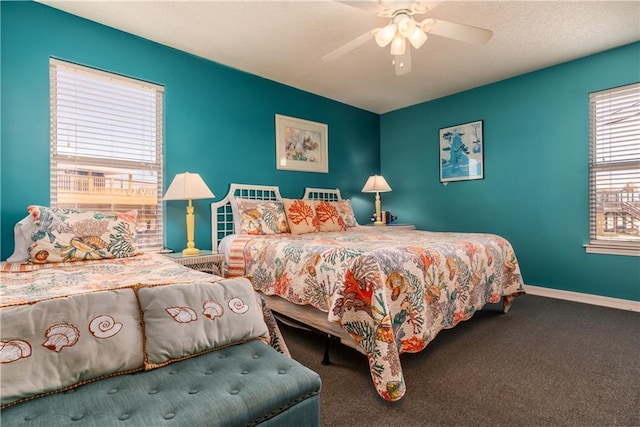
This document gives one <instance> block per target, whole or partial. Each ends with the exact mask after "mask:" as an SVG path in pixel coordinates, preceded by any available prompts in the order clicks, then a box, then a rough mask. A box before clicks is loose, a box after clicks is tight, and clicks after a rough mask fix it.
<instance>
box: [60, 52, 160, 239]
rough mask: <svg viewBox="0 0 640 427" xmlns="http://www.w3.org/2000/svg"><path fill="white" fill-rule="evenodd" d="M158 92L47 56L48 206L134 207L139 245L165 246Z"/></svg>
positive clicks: (145, 84) (149, 86) (119, 209)
mask: <svg viewBox="0 0 640 427" xmlns="http://www.w3.org/2000/svg"><path fill="white" fill-rule="evenodd" d="M163 92H164V88H163V87H162V86H158V85H155V84H152V83H148V82H144V81H140V80H135V79H131V78H127V77H123V76H120V75H117V74H111V73H106V72H103V71H99V70H95V69H91V68H87V67H83V66H79V65H76V64H71V63H68V62H64V61H60V60H56V59H51V60H50V102H51V189H50V192H51V205H52V206H55V207H60V208H77V209H85V210H97V211H105V212H107V211H109V212H123V211H127V210H132V209H136V210H137V211H138V227H137V228H138V243H139V245H140V247H141V248H142V249H144V250H149V251H152V250H157V249H160V248H161V247H162V245H163V237H164V232H163V228H164V226H163V212H162V188H163V175H162V164H163V159H162V148H163V137H162V135H163V128H162V126H163V122H162V118H163Z"/></svg>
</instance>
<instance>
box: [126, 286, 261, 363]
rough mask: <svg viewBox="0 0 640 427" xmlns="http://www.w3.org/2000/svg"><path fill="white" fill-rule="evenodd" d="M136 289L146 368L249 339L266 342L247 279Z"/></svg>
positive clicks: (258, 308) (256, 303) (258, 309)
mask: <svg viewBox="0 0 640 427" xmlns="http://www.w3.org/2000/svg"><path fill="white" fill-rule="evenodd" d="M137 294H138V301H139V302H140V309H141V311H142V316H143V325H144V326H143V327H144V331H143V332H144V336H145V339H144V365H145V369H146V370H149V369H154V368H159V367H161V366H164V365H166V364H168V363H171V362H174V361H177V360H182V359H186V358H188V357H193V356H197V355H199V354H202V353H205V352H208V351H212V350H215V349H216V348H220V347H224V346H227V345H231V344H236V343H237V344H240V343H243V342H246V341H248V340H251V339H256V338H261V339H264V340H267V342H268V339H269V330H268V329H267V325H266V323H265V322H264V317H263V314H262V308H261V304H260V303H259V302H258V297H257V296H256V294H255V292H254V290H253V287H252V286H251V283H250V282H249V280H248V279H245V278H239V279H225V280H221V281H219V282H216V283H195V284H173V285H158V286H148V287H141V288H139V289H138V290H137Z"/></svg>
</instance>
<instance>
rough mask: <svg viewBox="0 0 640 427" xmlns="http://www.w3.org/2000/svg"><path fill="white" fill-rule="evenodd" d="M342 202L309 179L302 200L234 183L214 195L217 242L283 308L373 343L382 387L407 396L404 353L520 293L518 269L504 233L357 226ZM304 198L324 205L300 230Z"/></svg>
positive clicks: (359, 345)
mask: <svg viewBox="0 0 640 427" xmlns="http://www.w3.org/2000/svg"><path fill="white" fill-rule="evenodd" d="M247 199H249V200H251V201H252V202H246V200H247ZM324 202H328V203H324ZM344 202H345V201H343V200H342V197H341V194H340V191H339V190H337V189H335V190H328V189H318V188H307V189H306V191H305V194H304V196H303V198H302V199H299V200H294V199H283V198H282V197H281V195H280V191H279V189H278V187H272V186H256V185H242V184H231V186H230V191H229V193H228V194H227V195H226V197H225V198H223V199H222V200H220V201H218V202H214V203H212V205H211V209H212V231H213V241H212V245H213V248H214V251H215V250H219V251H220V252H223V253H224V254H225V258H226V261H227V262H226V264H227V275H228V276H229V277H240V276H242V277H248V278H250V280H251V282H252V284H253V287H254V289H256V290H257V291H258V292H260V293H261V294H262V295H263V297H264V298H265V299H266V300H267V303H268V305H269V306H270V308H271V309H272V310H273V311H275V312H276V313H280V314H282V315H284V316H286V317H287V318H290V319H293V320H295V321H297V322H300V323H302V324H306V325H309V326H311V327H313V328H314V329H317V330H320V331H322V332H325V333H327V334H328V335H330V336H333V337H336V338H339V339H340V341H341V342H342V343H343V344H345V345H348V346H351V347H353V348H355V349H357V350H358V351H360V352H362V353H363V354H365V355H366V356H367V358H368V360H369V367H370V372H371V377H372V380H373V383H374V386H375V388H376V390H377V392H378V394H379V395H380V396H382V397H383V398H384V399H386V400H390V401H395V400H399V399H401V398H402V397H403V396H404V394H405V381H404V377H403V373H402V366H401V363H400V357H399V356H400V354H401V353H405V352H412V353H413V352H418V351H421V350H423V349H424V348H425V347H426V346H427V344H428V343H429V342H431V341H432V340H433V339H434V338H435V336H436V335H437V333H438V332H439V331H441V330H443V329H447V328H452V327H454V326H455V325H456V324H458V323H459V322H460V321H463V320H467V319H469V318H470V317H471V316H473V314H474V313H475V312H476V311H477V310H480V309H481V308H482V307H483V306H484V305H485V304H487V303H498V302H502V308H503V311H504V312H507V311H508V310H509V308H510V306H511V304H512V302H513V300H514V298H515V297H517V296H518V295H520V294H522V293H524V288H523V281H522V277H521V274H520V269H519V266H518V262H517V259H516V256H515V253H514V251H513V248H512V246H511V244H510V243H509V242H508V241H507V240H505V239H504V238H502V237H500V236H497V235H492V234H480V233H441V232H438V233H436V232H427V231H418V230H394V231H393V232H388V231H386V229H381V228H378V227H370V226H360V225H357V224H355V221H354V220H353V213H352V212H349V205H348V203H347V205H346V212H345V209H344V208H345V205H344ZM247 204H248V205H249V206H247V209H245V210H243V209H241V208H239V206H241V205H247ZM280 204H282V205H283V208H282V210H283V211H284V215H285V217H286V222H287V221H288V223H289V225H290V226H291V228H290V229H287V228H286V227H283V226H282V225H281V224H282V222H283V220H282V214H283V213H282V212H281V211H280ZM305 205H306V206H307V207H309V206H310V207H311V209H312V208H313V206H315V207H316V209H315V210H316V215H317V217H315V218H313V221H315V222H316V224H315V225H314V226H313V227H307V228H304V229H303V230H302V231H300V230H297V231H295V230H294V229H295V228H296V226H298V225H304V222H303V221H302V219H301V217H300V215H301V214H300V212H307V213H309V212H310V211H304V208H300V206H305ZM319 206H322V208H320V207H319ZM310 215H311V216H313V213H312V212H311V213H310ZM323 216H324V218H323ZM307 219H308V218H307ZM323 220H324V222H325V223H328V224H330V225H331V224H333V225H337V227H336V226H330V227H324V228H323V227H322V225H319V224H318V223H322V222H323ZM313 221H311V220H309V221H307V222H308V223H311V222H313ZM296 222H297V223H299V224H296ZM298 228H299V227H298ZM323 229H324V230H330V231H320V230H323ZM334 230H338V231H334Z"/></svg>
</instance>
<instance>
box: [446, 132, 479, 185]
mask: <svg viewBox="0 0 640 427" xmlns="http://www.w3.org/2000/svg"><path fill="white" fill-rule="evenodd" d="M483 178H484V140H483V137H482V120H478V121H475V122H469V123H464V124H461V125H456V126H450V127H447V128H442V129H440V182H450V181H467V180H471V179H483Z"/></svg>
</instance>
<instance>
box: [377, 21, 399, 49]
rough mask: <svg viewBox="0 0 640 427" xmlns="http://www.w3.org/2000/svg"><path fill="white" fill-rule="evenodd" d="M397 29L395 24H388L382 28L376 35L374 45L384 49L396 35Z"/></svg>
mask: <svg viewBox="0 0 640 427" xmlns="http://www.w3.org/2000/svg"><path fill="white" fill-rule="evenodd" d="M397 31H398V29H397V28H396V26H395V24H389V25H387V26H386V27H383V28H382V29H381V30H380V31H378V32H377V33H376V43H377V44H378V46H380V47H385V46H386V45H388V44H389V43H391V40H393V38H394V37H395V35H396V32H397Z"/></svg>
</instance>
